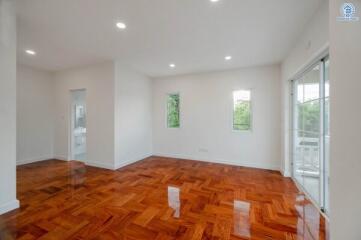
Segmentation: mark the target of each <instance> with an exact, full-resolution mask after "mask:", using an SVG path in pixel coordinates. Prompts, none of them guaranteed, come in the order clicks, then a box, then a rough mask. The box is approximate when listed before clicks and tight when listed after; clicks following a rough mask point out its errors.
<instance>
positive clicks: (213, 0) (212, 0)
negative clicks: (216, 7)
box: [210, 0, 219, 2]
mask: <svg viewBox="0 0 361 240" xmlns="http://www.w3.org/2000/svg"><path fill="white" fill-rule="evenodd" d="M210 1H211V2H219V0H210Z"/></svg>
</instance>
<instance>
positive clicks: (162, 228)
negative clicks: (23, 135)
mask: <svg viewBox="0 0 361 240" xmlns="http://www.w3.org/2000/svg"><path fill="white" fill-rule="evenodd" d="M18 198H19V200H20V202H21V208H20V209H19V210H15V211H13V212H11V213H8V214H5V215H3V216H1V217H0V239H15V238H16V239H147V240H153V239H156V240H167V239H184V240H193V239H194V240H196V239H214V240H217V239H255V240H256V239H257V240H266V239H277V240H282V239H287V240H291V239H293V240H296V239H297V240H299V239H306V240H308V239H310V240H323V239H326V233H325V232H326V231H325V220H324V218H323V217H322V216H320V214H319V213H318V211H317V210H316V209H315V207H313V205H312V204H310V202H309V201H308V200H306V199H305V197H304V195H303V194H302V193H300V192H299V191H298V190H297V188H296V187H295V185H294V183H293V182H292V180H290V179H287V178H283V177H282V176H281V175H280V173H279V172H275V171H267V170H259V169H250V168H243V167H236V166H228V165H221V164H211V163H203V162H197V161H187V160H175V159H168V158H159V157H151V158H148V159H146V160H143V161H140V162H138V163H136V164H133V165H130V166H127V167H125V168H122V169H119V170H118V171H110V170H104V169H99V168H93V167H87V166H84V164H82V163H79V162H63V161H57V160H50V161H44V162H39V163H34V164H28V165H24V166H21V167H19V168H18Z"/></svg>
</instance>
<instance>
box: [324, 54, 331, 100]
mask: <svg viewBox="0 0 361 240" xmlns="http://www.w3.org/2000/svg"><path fill="white" fill-rule="evenodd" d="M329 96H330V61H329V60H327V61H326V62H325V97H329Z"/></svg>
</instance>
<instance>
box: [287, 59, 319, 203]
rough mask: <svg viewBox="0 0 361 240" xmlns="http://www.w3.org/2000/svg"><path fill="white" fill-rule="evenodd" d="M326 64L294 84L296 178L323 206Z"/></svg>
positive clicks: (315, 67) (308, 72)
mask: <svg viewBox="0 0 361 240" xmlns="http://www.w3.org/2000/svg"><path fill="white" fill-rule="evenodd" d="M322 77H323V62H320V63H318V64H317V65H315V66H314V67H313V68H311V69H310V70H309V71H307V72H306V73H305V74H303V76H302V77H301V78H299V79H298V80H296V81H294V104H293V108H294V111H293V115H294V117H293V119H294V123H293V124H294V126H293V128H294V131H293V133H294V135H293V177H294V179H295V180H296V181H297V182H298V183H299V184H300V185H301V186H302V187H303V189H304V190H305V191H306V192H307V193H308V194H309V196H310V197H311V198H312V199H313V200H314V201H315V202H316V203H317V204H318V205H320V206H321V204H322V199H323V196H322V195H321V192H322V189H323V185H322V184H321V181H322V174H323V172H322V171H321V168H322V166H323V164H322V162H321V160H322V159H321V156H322V154H321V152H320V147H321V144H320V143H321V142H320V140H321V133H322V132H323V131H321V127H322V126H323V124H321V119H323V118H321V114H322V109H323V108H322V105H321V104H323V100H322V96H323V92H322V91H323V88H321V84H322V83H323V79H322Z"/></svg>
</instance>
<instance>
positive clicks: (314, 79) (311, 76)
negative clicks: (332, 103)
mask: <svg viewBox="0 0 361 240" xmlns="http://www.w3.org/2000/svg"><path fill="white" fill-rule="evenodd" d="M303 84H304V96H303V98H304V99H303V100H304V101H310V100H314V99H318V98H320V66H319V65H317V66H316V67H314V68H313V69H312V70H311V71H309V72H308V73H306V74H305V76H304V77H303Z"/></svg>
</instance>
